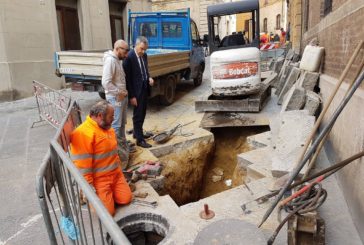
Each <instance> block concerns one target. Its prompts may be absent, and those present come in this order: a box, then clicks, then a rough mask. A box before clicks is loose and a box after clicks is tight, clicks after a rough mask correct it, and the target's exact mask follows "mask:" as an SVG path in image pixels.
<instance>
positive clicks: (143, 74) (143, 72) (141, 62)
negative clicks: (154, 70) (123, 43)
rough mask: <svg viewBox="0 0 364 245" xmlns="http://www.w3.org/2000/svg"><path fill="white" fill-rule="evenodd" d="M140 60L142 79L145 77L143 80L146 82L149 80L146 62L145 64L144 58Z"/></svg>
mask: <svg viewBox="0 0 364 245" xmlns="http://www.w3.org/2000/svg"><path fill="white" fill-rule="evenodd" d="M139 59H140V69H141V71H142V77H143V80H144V81H146V80H147V73H146V72H145V66H144V62H143V59H142V57H139Z"/></svg>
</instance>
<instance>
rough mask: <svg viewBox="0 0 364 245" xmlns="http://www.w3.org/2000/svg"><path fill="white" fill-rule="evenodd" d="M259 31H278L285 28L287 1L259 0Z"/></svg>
mask: <svg viewBox="0 0 364 245" xmlns="http://www.w3.org/2000/svg"><path fill="white" fill-rule="evenodd" d="M259 8H260V17H259V18H260V19H259V22H260V31H261V32H267V33H271V32H272V33H274V34H275V33H278V34H279V30H280V29H281V28H283V29H284V30H286V29H287V14H286V13H287V3H286V1H285V0H259Z"/></svg>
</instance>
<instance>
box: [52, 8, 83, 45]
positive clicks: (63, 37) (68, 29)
mask: <svg viewBox="0 0 364 245" xmlns="http://www.w3.org/2000/svg"><path fill="white" fill-rule="evenodd" d="M56 12H57V25H58V34H59V43H60V47H61V50H81V49H82V47H81V35H80V26H79V21H78V12H77V1H56Z"/></svg>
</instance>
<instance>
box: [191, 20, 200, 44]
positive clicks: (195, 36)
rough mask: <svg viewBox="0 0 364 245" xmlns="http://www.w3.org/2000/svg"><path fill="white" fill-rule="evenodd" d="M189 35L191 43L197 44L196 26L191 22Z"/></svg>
mask: <svg viewBox="0 0 364 245" xmlns="http://www.w3.org/2000/svg"><path fill="white" fill-rule="evenodd" d="M191 34H192V41H195V42H197V41H198V39H199V38H198V33H197V27H196V24H195V23H193V22H191Z"/></svg>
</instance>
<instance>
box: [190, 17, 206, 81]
mask: <svg viewBox="0 0 364 245" xmlns="http://www.w3.org/2000/svg"><path fill="white" fill-rule="evenodd" d="M191 39H192V50H191V59H190V63H191V64H190V65H191V78H196V77H197V76H199V75H200V74H199V73H201V72H202V73H203V71H204V70H205V55H204V50H203V47H202V45H201V40H200V34H199V33H198V29H197V26H196V23H195V22H194V21H193V20H191Z"/></svg>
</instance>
